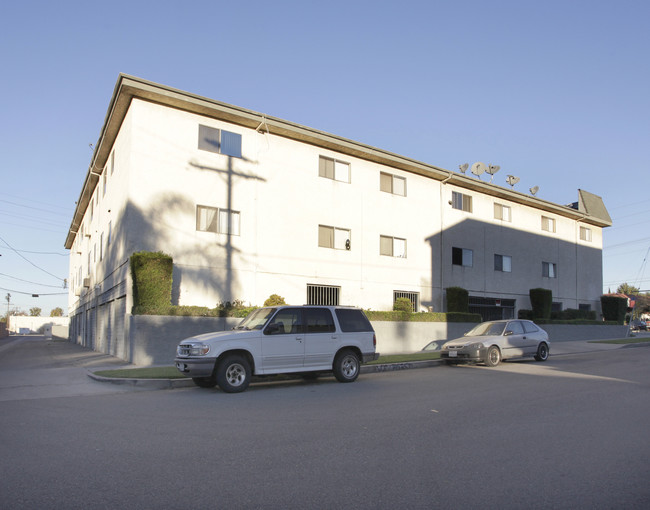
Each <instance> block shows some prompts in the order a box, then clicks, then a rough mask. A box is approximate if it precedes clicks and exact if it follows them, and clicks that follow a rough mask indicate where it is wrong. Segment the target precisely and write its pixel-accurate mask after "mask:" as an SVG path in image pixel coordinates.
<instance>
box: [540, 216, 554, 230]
mask: <svg viewBox="0 0 650 510" xmlns="http://www.w3.org/2000/svg"><path fill="white" fill-rule="evenodd" d="M542 230H544V231H546V232H555V219H553V218H549V217H548V216H542Z"/></svg>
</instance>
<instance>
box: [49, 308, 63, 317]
mask: <svg viewBox="0 0 650 510" xmlns="http://www.w3.org/2000/svg"><path fill="white" fill-rule="evenodd" d="M50 317H63V308H61V307H60V306H57V307H56V308H53V309H52V311H51V312H50Z"/></svg>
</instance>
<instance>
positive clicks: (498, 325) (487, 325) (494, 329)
mask: <svg viewBox="0 0 650 510" xmlns="http://www.w3.org/2000/svg"><path fill="white" fill-rule="evenodd" d="M505 327H506V323H505V322H483V323H481V324H479V325H478V326H474V328H472V329H471V330H469V331H468V332H467V333H465V336H497V335H502V334H503V328H505Z"/></svg>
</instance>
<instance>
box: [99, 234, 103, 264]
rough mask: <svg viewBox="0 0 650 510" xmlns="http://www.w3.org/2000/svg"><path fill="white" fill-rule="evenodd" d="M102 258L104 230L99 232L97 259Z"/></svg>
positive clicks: (100, 259)
mask: <svg viewBox="0 0 650 510" xmlns="http://www.w3.org/2000/svg"><path fill="white" fill-rule="evenodd" d="M102 260H104V232H102V233H101V234H99V261H100V262H101V261H102Z"/></svg>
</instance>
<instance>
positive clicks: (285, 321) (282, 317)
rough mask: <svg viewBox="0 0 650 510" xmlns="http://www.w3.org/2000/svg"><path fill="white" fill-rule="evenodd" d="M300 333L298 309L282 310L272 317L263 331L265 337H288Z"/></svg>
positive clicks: (300, 317) (300, 316)
mask: <svg viewBox="0 0 650 510" xmlns="http://www.w3.org/2000/svg"><path fill="white" fill-rule="evenodd" d="M302 332H303V327H302V310H301V309H300V308H283V309H282V310H280V311H278V313H276V314H275V315H274V316H273V318H272V319H271V321H270V322H269V323H268V324H267V326H266V328H265V329H264V334H265V335H288V334H297V333H302Z"/></svg>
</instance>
